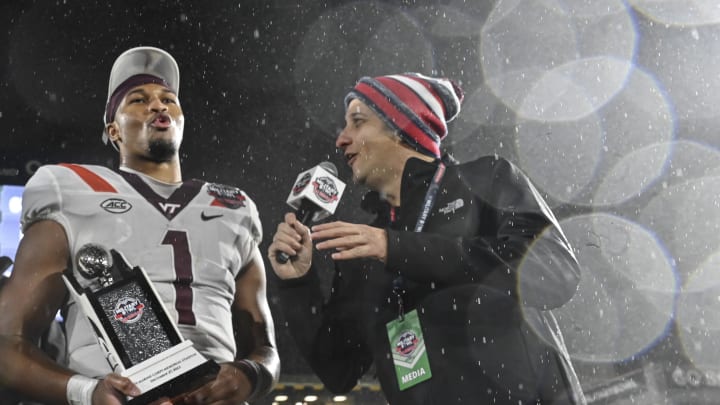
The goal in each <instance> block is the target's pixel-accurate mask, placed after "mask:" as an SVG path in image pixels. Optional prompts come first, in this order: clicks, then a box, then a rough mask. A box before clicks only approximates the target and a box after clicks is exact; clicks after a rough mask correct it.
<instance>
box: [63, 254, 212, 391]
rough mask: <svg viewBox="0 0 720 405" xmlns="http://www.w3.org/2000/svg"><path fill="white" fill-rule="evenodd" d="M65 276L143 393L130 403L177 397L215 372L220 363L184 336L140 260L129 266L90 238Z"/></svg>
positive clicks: (117, 362)
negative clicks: (74, 267) (74, 271)
mask: <svg viewBox="0 0 720 405" xmlns="http://www.w3.org/2000/svg"><path fill="white" fill-rule="evenodd" d="M76 264H77V268H78V272H79V273H80V275H81V276H82V277H83V278H84V280H83V279H80V280H78V279H76V278H75V277H74V275H73V272H72V269H66V270H65V271H64V272H63V280H64V281H65V284H66V285H67V287H68V290H70V292H71V294H72V295H73V297H74V299H75V301H76V302H77V303H78V305H80V308H81V309H82V311H83V313H84V314H85V315H86V316H87V318H88V319H89V320H90V324H91V325H92V327H93V329H94V330H95V334H96V335H97V338H98V342H99V343H100V346H101V347H102V348H103V350H104V351H105V354H106V356H105V358H106V360H107V361H108V363H109V364H110V367H111V368H112V370H113V371H114V372H116V373H119V374H120V375H123V376H125V377H128V378H129V379H130V380H131V381H132V382H134V383H135V385H137V386H138V388H140V391H141V392H142V394H141V395H139V396H137V397H134V398H131V399H130V400H129V401H128V404H146V403H150V402H152V401H154V400H156V399H159V398H161V397H169V398H173V397H175V396H177V395H178V394H181V393H183V392H186V391H188V390H191V389H194V388H197V387H198V386H199V385H201V384H202V383H204V382H206V381H208V380H209V379H210V378H213V377H214V376H215V375H216V374H217V372H218V370H219V369H220V366H219V365H218V364H217V363H215V362H214V361H212V360H208V359H206V358H205V357H204V356H203V355H202V354H200V353H199V352H198V351H197V350H196V349H195V348H194V347H193V343H192V342H191V341H189V340H184V339H183V338H182V336H181V335H180V332H179V331H178V329H177V326H176V325H175V323H174V322H173V321H172V320H171V319H170V317H169V316H168V314H167V311H166V310H165V307H164V306H163V304H162V301H161V300H160V299H159V298H158V295H157V292H156V291H155V289H154V288H153V285H152V283H151V282H150V280H149V279H148V278H147V275H146V274H145V271H144V270H143V269H141V268H140V267H138V266H135V267H131V266H130V265H129V264H128V263H127V261H126V260H125V258H124V257H123V256H122V254H120V253H119V252H118V251H116V250H114V249H111V250H110V252H109V253H108V251H107V250H106V249H105V248H103V247H102V246H100V245H96V244H86V245H84V246H83V247H81V248H80V250H79V251H78V253H77V255H76Z"/></svg>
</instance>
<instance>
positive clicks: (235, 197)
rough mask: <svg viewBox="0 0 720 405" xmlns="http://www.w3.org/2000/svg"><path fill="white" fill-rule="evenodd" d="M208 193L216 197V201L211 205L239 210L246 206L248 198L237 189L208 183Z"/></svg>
mask: <svg viewBox="0 0 720 405" xmlns="http://www.w3.org/2000/svg"><path fill="white" fill-rule="evenodd" d="M207 193H208V194H209V195H211V196H213V197H215V201H213V202H212V204H211V205H220V206H222V207H227V208H231V209H238V208H240V207H244V206H245V199H246V197H245V196H244V195H243V194H242V191H240V189H239V188H237V187H230V186H225V185H222V184H215V183H208V184H207Z"/></svg>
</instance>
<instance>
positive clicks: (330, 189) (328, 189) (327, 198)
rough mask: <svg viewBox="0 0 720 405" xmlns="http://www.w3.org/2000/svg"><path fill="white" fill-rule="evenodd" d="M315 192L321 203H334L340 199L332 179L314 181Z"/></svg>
mask: <svg viewBox="0 0 720 405" xmlns="http://www.w3.org/2000/svg"><path fill="white" fill-rule="evenodd" d="M312 184H313V191H314V192H315V195H316V196H317V198H319V199H320V201H322V202H325V203H332V202H335V201H337V199H338V189H337V186H336V185H335V181H334V180H333V179H332V178H330V177H324V176H323V177H318V178H316V179H315V181H313V183H312Z"/></svg>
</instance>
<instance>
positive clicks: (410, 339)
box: [395, 330, 419, 356]
mask: <svg viewBox="0 0 720 405" xmlns="http://www.w3.org/2000/svg"><path fill="white" fill-rule="evenodd" d="M418 342H419V341H418V337H417V335H415V332H413V331H411V330H409V331H405V332H403V333H402V334H401V335H400V336H399V337H398V341H397V342H395V351H396V352H398V353H399V354H402V355H403V356H410V355H411V354H412V353H413V352H414V351H415V349H417V347H418Z"/></svg>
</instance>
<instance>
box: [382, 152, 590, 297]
mask: <svg viewBox="0 0 720 405" xmlns="http://www.w3.org/2000/svg"><path fill="white" fill-rule="evenodd" d="M462 173H463V174H462V176H461V178H462V179H463V180H462V181H464V182H465V183H466V185H467V187H468V188H469V189H470V190H471V191H472V193H473V195H474V198H475V200H474V204H473V205H474V206H475V207H474V208H473V209H476V210H479V212H478V215H479V218H480V219H481V220H480V227H481V228H482V229H479V230H478V231H477V232H476V234H475V235H474V236H470V237H450V236H446V235H442V234H438V233H433V232H432V229H428V230H427V231H426V232H421V233H416V232H410V231H398V230H392V229H388V258H387V264H386V269H387V270H388V271H393V272H397V271H399V272H400V273H401V274H403V276H405V277H407V278H408V279H411V280H414V281H418V282H435V283H442V284H446V285H447V284H449V285H452V284H465V283H483V284H486V285H489V286H492V287H495V288H498V289H501V290H502V291H504V292H506V293H507V294H508V295H511V296H513V297H515V298H516V299H517V300H518V301H519V302H520V303H521V304H523V305H527V306H532V307H537V308H540V309H552V308H556V307H558V306H560V305H562V304H564V303H565V302H567V301H568V300H569V299H570V298H571V297H572V295H573V294H574V293H575V290H576V289H577V285H578V283H579V277H580V269H579V265H578V263H577V260H576V259H575V256H574V254H573V252H572V249H571V247H570V245H569V243H568V241H567V240H566V238H565V236H564V235H563V233H562V231H561V229H560V227H559V224H558V223H557V220H556V219H555V217H554V215H553V214H552V212H551V210H550V208H549V207H548V206H547V204H546V203H545V201H544V200H543V198H542V197H541V196H540V194H539V193H538V191H537V190H536V189H535V187H534V186H533V185H532V184H531V182H530V180H529V179H528V178H527V176H525V175H524V174H523V173H522V172H521V171H520V170H519V169H518V168H516V167H515V166H513V165H512V164H511V163H510V162H509V161H507V160H504V159H492V160H491V161H487V160H486V161H484V162H480V163H478V164H474V165H470V166H468V167H466V168H464V169H463V171H462ZM480 174H482V175H480Z"/></svg>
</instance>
